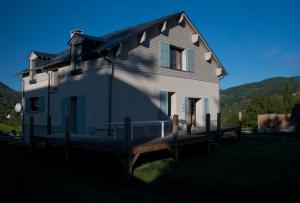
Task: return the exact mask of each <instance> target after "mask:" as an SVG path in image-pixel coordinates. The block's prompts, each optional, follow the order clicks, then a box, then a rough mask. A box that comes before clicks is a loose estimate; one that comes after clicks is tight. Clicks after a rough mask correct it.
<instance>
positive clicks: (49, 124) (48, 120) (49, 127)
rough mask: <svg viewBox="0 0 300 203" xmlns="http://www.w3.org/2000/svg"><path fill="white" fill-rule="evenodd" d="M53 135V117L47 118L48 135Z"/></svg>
mask: <svg viewBox="0 0 300 203" xmlns="http://www.w3.org/2000/svg"><path fill="white" fill-rule="evenodd" d="M51 133H52V132H51V116H47V134H51Z"/></svg>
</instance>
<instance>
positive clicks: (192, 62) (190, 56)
mask: <svg viewBox="0 0 300 203" xmlns="http://www.w3.org/2000/svg"><path fill="white" fill-rule="evenodd" d="M188 71H190V72H195V52H194V49H189V50H188Z"/></svg>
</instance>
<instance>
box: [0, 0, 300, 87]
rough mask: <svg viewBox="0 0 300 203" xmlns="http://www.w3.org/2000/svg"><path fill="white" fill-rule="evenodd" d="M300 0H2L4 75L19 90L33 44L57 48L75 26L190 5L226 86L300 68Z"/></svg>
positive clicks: (123, 22)
mask: <svg viewBox="0 0 300 203" xmlns="http://www.w3.org/2000/svg"><path fill="white" fill-rule="evenodd" d="M299 8H300V1H297V0H295V1H292V0H282V1H276V0H275V1H267V0H265V1H263V0H260V1H256V0H250V1H237V0H236V1H233V0H227V1H218V0H214V1H202V0H150V1H147V0H144V1H142V0H139V1H135V0H131V1H130V0H128V1H125V0H119V1H118V0H113V1H100V0H99V1H96V0H90V1H88V0H85V1H79V0H73V1H67V0H65V1H63V0H60V1H58V0H51V1H50V0H49V1H46V0H43V1H40V0H36V1H35V0H32V1H30V0H26V1H16V0H9V1H5V0H3V1H1V5H0V25H1V26H0V37H1V49H0V61H1V64H0V69H1V73H0V81H1V82H4V83H5V84H7V85H9V86H10V87H12V88H14V89H16V90H21V80H20V79H17V78H16V77H15V74H16V73H17V72H18V71H20V70H22V69H24V68H26V67H27V66H28V61H27V58H28V55H29V53H30V51H32V50H36V51H42V52H48V53H58V52H60V51H62V50H63V49H65V48H66V47H67V42H68V40H69V38H70V31H71V30H72V29H74V28H81V29H83V30H84V33H85V34H88V35H95V36H101V35H103V34H105V33H109V32H112V31H115V30H119V29H121V28H125V27H128V26H132V25H135V24H139V23H142V22H146V21H149V20H152V19H155V18H159V17H162V16H166V15H169V14H172V13H175V12H178V11H185V12H186V13H187V15H188V16H189V17H190V19H191V20H192V22H193V24H194V25H195V26H196V27H197V28H198V30H199V31H200V32H201V34H202V35H203V37H204V38H205V39H206V41H207V42H208V44H209V45H210V47H211V48H212V49H213V51H214V52H215V54H216V55H217V56H218V58H219V60H220V61H221V63H222V64H223V66H224V67H225V68H226V70H227V72H228V73H229V75H228V76H227V77H225V78H224V79H222V80H221V88H222V89H226V88H228V87H232V86H236V85H240V84H244V83H249V82H255V81H260V80H263V79H266V78H270V77H276V76H284V77H289V76H296V75H300V12H299Z"/></svg>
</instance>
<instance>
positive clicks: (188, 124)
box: [186, 113, 192, 135]
mask: <svg viewBox="0 0 300 203" xmlns="http://www.w3.org/2000/svg"><path fill="white" fill-rule="evenodd" d="M186 120H187V121H186V132H187V134H188V135H191V134H192V115H191V114H190V113H189V114H188V115H187V119H186Z"/></svg>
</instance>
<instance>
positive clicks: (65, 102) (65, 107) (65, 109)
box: [61, 97, 69, 131]
mask: <svg viewBox="0 0 300 203" xmlns="http://www.w3.org/2000/svg"><path fill="white" fill-rule="evenodd" d="M67 116H69V97H65V98H63V99H62V102H61V126H62V128H63V129H62V130H63V131H64V130H65V118H66V117H67Z"/></svg>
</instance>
